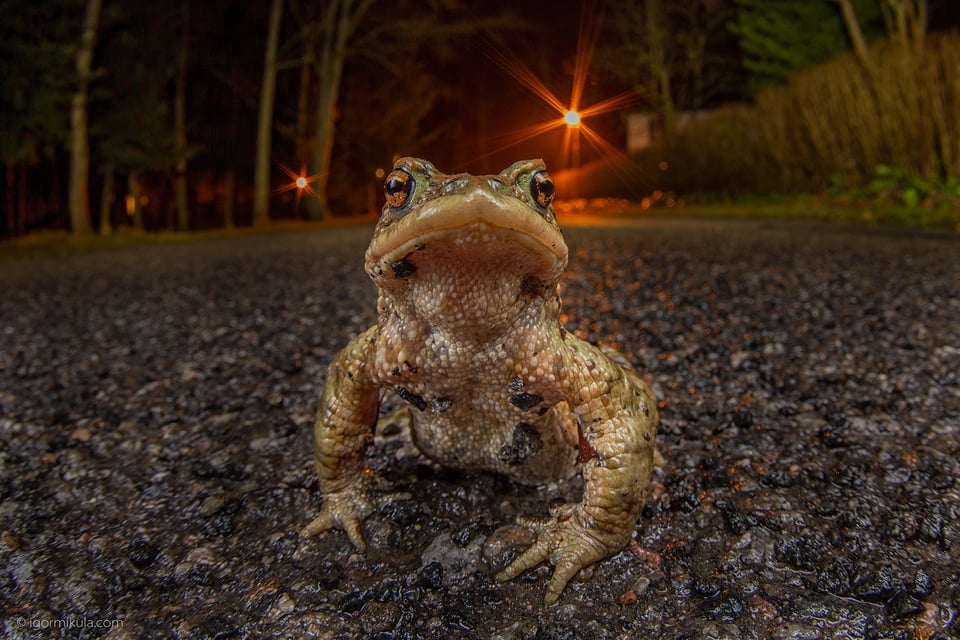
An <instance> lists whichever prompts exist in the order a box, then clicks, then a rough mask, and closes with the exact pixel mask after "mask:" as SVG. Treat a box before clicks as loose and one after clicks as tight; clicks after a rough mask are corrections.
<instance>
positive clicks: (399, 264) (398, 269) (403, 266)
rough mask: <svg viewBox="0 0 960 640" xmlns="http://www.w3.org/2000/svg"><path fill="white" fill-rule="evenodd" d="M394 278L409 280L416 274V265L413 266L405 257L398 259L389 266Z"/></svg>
mask: <svg viewBox="0 0 960 640" xmlns="http://www.w3.org/2000/svg"><path fill="white" fill-rule="evenodd" d="M390 269H391V270H392V271H393V277H395V278H409V277H410V276H412V275H413V274H414V273H416V272H417V265H415V264H413V263H412V262H410V261H409V260H407V258H406V257H403V258H400V259H399V260H397V261H396V262H394V263H393V264H391V265H390Z"/></svg>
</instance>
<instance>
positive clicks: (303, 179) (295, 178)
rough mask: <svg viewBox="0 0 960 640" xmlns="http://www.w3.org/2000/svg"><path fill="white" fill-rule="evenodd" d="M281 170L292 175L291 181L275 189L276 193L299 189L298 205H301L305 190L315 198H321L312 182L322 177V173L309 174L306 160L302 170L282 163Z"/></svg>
mask: <svg viewBox="0 0 960 640" xmlns="http://www.w3.org/2000/svg"><path fill="white" fill-rule="evenodd" d="M280 170H281V171H283V172H284V173H285V174H287V175H288V176H289V177H290V180H291V182H290V183H289V184H286V185H283V186H282V187H278V188H277V189H274V191H273V192H274V194H278V193H283V192H284V191H293V190H294V189H296V190H297V201H296V206H297V207H299V206H300V199H301V198H302V197H303V194H304V192H306V193H308V194H310V195H311V196H313V197H314V198H319V197H320V196H319V195H318V194H317V192H316V191H314V190H313V187H311V186H310V184H311V183H313V182H316V181H317V180H318V179H319V178H320V174H317V175H313V176H308V175H307V167H306V162H304V163H303V165H302V166H301V167H300V171H294V170H293V169H291V168H290V167H288V166H287V165H285V164H283V163H282V162H281V163H280Z"/></svg>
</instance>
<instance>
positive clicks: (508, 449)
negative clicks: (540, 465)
mask: <svg viewBox="0 0 960 640" xmlns="http://www.w3.org/2000/svg"><path fill="white" fill-rule="evenodd" d="M542 448H543V438H541V437H540V433H539V432H538V431H537V430H536V429H535V428H534V427H533V426H532V425H529V424H527V423H526V422H521V423H519V424H517V426H516V427H515V428H514V429H513V439H512V440H511V441H510V442H509V443H508V444H505V445H503V447H501V448H500V453H499V458H500V461H501V462H505V463H506V464H509V465H518V464H521V463H522V462H523V461H524V460H526V459H527V458H529V457H530V456H532V455H535V454H536V453H537V452H539V451H540V449H542Z"/></svg>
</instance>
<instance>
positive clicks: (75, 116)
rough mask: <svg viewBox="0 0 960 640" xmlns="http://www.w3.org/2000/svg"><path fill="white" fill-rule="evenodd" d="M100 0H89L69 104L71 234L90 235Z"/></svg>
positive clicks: (91, 228)
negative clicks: (90, 113)
mask: <svg viewBox="0 0 960 640" xmlns="http://www.w3.org/2000/svg"><path fill="white" fill-rule="evenodd" d="M101 8H102V2H101V0H89V1H88V2H87V7H86V13H85V16H84V20H83V31H82V32H81V35H80V46H79V47H78V48H77V57H76V74H77V75H76V79H77V86H76V90H75V91H74V94H73V98H72V100H71V102H70V143H71V144H70V187H69V194H70V195H69V208H70V227H71V229H72V231H73V232H74V233H90V232H91V231H92V230H93V225H92V223H91V220H90V192H89V189H90V186H89V181H90V139H89V133H88V131H87V103H88V102H89V91H90V76H91V68H92V65H93V49H94V45H95V44H96V41H97V27H98V25H99V22H100V11H101Z"/></svg>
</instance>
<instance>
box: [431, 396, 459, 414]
mask: <svg viewBox="0 0 960 640" xmlns="http://www.w3.org/2000/svg"><path fill="white" fill-rule="evenodd" d="M452 405H453V400H451V399H450V398H433V399H432V400H430V413H443V412H444V411H446V410H447V409H449V408H450V407H451V406H452Z"/></svg>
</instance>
